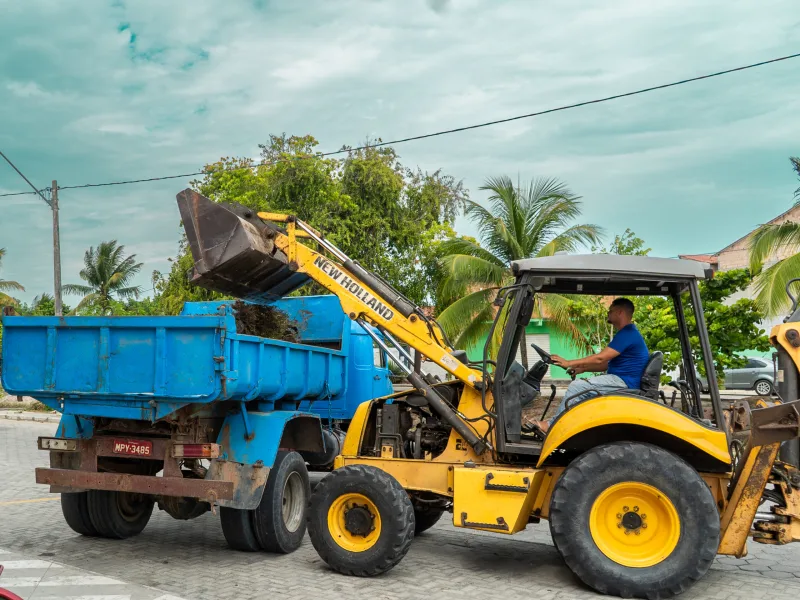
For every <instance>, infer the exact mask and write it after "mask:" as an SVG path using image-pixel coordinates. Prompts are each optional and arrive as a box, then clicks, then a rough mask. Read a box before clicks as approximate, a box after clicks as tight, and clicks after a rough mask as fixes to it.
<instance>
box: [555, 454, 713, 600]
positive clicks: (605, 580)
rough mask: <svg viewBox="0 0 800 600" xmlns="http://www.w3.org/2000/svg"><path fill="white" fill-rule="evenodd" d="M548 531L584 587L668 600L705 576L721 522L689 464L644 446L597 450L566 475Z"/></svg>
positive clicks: (557, 488)
mask: <svg viewBox="0 0 800 600" xmlns="http://www.w3.org/2000/svg"><path fill="white" fill-rule="evenodd" d="M549 520H550V532H551V534H552V536H553V541H554V542H555V545H556V548H557V549H558V551H559V553H560V554H561V556H562V557H563V559H564V562H566V563H567V566H568V567H569V568H570V569H571V570H572V571H573V572H574V573H575V574H576V575H577V576H578V577H579V578H580V579H581V580H582V581H583V582H584V583H585V584H586V585H588V586H589V587H591V588H594V589H595V590H597V591H598V592H600V593H602V594H609V595H615V596H622V597H624V598H629V597H638V598H649V599H656V598H669V597H672V596H676V595H678V594H680V593H682V592H683V591H685V590H686V589H688V588H689V587H690V586H691V585H692V584H694V583H695V582H696V581H697V580H699V579H700V578H701V577H702V576H703V575H705V573H706V571H708V568H709V567H710V566H711V563H712V561H713V560H714V557H715V556H716V553H717V547H718V545H719V536H720V520H719V513H718V511H717V507H716V505H715V503H714V498H713V497H712V495H711V491H710V490H709V489H708V486H707V485H706V484H705V482H704V481H703V479H702V478H701V477H700V475H699V474H698V473H697V471H695V470H694V469H693V468H692V467H691V466H689V464H687V463H686V462H685V461H684V460H683V459H681V458H680V457H678V456H676V455H674V454H672V453H671V452H669V451H667V450H664V449H663V448H659V447H657V446H653V445H651V444H645V443H634V442H616V443H611V444H605V445H602V446H598V447H595V448H593V449H591V450H589V451H587V452H585V453H584V454H582V455H581V456H579V457H578V458H577V459H575V460H574V461H573V462H572V463H570V465H569V466H568V467H567V468H566V469H565V470H564V472H563V474H562V475H561V477H560V478H559V480H558V482H557V483H556V486H555V489H554V490H553V496H552V499H551V502H550V517H549Z"/></svg>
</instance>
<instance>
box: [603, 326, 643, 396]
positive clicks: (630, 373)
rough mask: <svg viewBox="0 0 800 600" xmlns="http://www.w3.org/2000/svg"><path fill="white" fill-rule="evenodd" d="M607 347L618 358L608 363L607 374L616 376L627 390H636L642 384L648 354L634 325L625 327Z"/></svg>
mask: <svg viewBox="0 0 800 600" xmlns="http://www.w3.org/2000/svg"><path fill="white" fill-rule="evenodd" d="M608 347H609V348H613V349H614V350H616V351H617V352H619V356H615V357H614V358H612V359H611V360H610V361H608V374H609V375H616V376H617V377H619V378H620V379H622V381H624V382H625V385H627V386H628V387H629V388H632V389H637V388H638V387H639V386H640V385H641V384H642V373H644V368H645V366H646V365H647V360H648V359H649V358H650V352H649V351H648V350H647V344H645V343H644V338H643V337H642V334H641V333H639V330H638V329H637V328H636V325H634V324H633V323H628V324H627V325H625V327H623V328H622V329H620V330H619V331H618V332H617V333H616V335H615V336H614V339H612V340H611V343H610V344H609V345H608Z"/></svg>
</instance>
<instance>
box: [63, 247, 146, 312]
mask: <svg viewBox="0 0 800 600" xmlns="http://www.w3.org/2000/svg"><path fill="white" fill-rule="evenodd" d="M83 265H84V266H83V269H81V272H80V277H81V279H83V280H84V281H85V282H86V285H83V284H74V283H73V284H67V285H65V286H64V287H63V290H64V293H66V294H77V295H81V296H83V299H82V300H81V301H80V302H79V303H78V305H77V306H76V307H75V309H74V310H73V311H72V312H73V313H76V312H78V310H80V309H81V308H83V307H84V306H86V305H87V304H91V303H97V304H98V305H99V306H100V308H101V309H102V311H103V312H107V311H108V310H109V308H110V303H111V300H112V295H116V296H117V297H118V298H121V299H127V298H138V297H139V294H140V293H141V291H142V290H141V287H140V286H138V285H133V286H131V285H128V284H129V283H130V280H131V279H132V278H133V276H134V275H136V274H137V273H138V272H139V270H140V269H141V268H142V263H137V262H136V255H135V254H131V255H130V256H128V257H125V246H118V245H117V240H111V241H110V242H102V243H101V244H100V245H99V246H98V247H97V249H95V248H89V249H88V250H87V251H86V253H85V254H84V255H83Z"/></svg>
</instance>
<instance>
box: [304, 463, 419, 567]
mask: <svg viewBox="0 0 800 600" xmlns="http://www.w3.org/2000/svg"><path fill="white" fill-rule="evenodd" d="M414 524H415V521H414V507H413V506H412V504H411V499H410V498H409V497H408V493H407V492H406V491H405V490H404V489H403V487H402V486H401V485H400V484H399V483H398V482H397V480H396V479H395V478H394V477H392V476H391V475H389V474H388V473H386V472H384V471H382V470H380V469H378V468H376V467H370V466H366V465H350V466H347V467H342V468H341V469H336V470H335V471H333V472H332V473H331V474H330V475H328V476H327V477H325V479H323V480H322V481H321V482H320V483H319V484H318V485H317V487H316V488H315V489H314V493H313V494H311V502H310V504H309V507H308V534H309V536H310V537H311V543H312V544H313V545H314V548H315V549H316V551H317V553H318V554H319V556H320V558H322V560H324V561H325V562H326V563H327V564H328V566H329V567H331V568H332V569H333V570H334V571H338V572H339V573H344V574H345V575H355V576H358V577H371V576H373V575H380V574H381V573H386V572H387V571H389V570H390V569H392V568H393V567H394V566H395V565H397V563H399V562H400V561H401V560H402V559H403V557H404V556H405V555H406V553H407V552H408V549H409V548H410V546H411V541H412V540H413V539H414Z"/></svg>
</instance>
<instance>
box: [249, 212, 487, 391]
mask: <svg viewBox="0 0 800 600" xmlns="http://www.w3.org/2000/svg"><path fill="white" fill-rule="evenodd" d="M258 216H259V217H260V218H261V219H264V220H268V221H275V222H279V223H286V233H287V235H281V234H278V235H276V236H275V245H276V246H277V247H278V248H279V249H280V250H282V251H283V252H284V253H285V254H286V256H287V258H288V259H289V262H290V263H293V264H294V265H295V268H296V269H297V270H298V271H300V272H303V273H307V274H308V275H309V276H310V277H311V278H312V279H313V280H314V281H316V282H317V283H319V284H320V285H322V286H323V287H325V288H326V289H328V290H329V291H331V292H332V293H333V294H335V295H336V296H338V297H339V301H340V302H341V304H342V308H343V309H344V312H345V314H347V315H349V316H350V318H351V319H355V318H357V317H361V318H363V319H364V320H366V321H367V322H369V323H371V324H373V325H380V326H382V327H385V328H387V329H388V330H389V331H391V333H392V335H393V336H394V337H396V338H398V339H399V340H400V341H402V342H405V343H406V344H408V345H410V346H411V347H412V348H415V349H416V350H418V351H420V352H421V353H422V354H424V355H425V356H426V357H427V358H428V359H430V360H432V361H433V362H435V363H436V364H437V365H439V366H440V367H442V368H443V369H445V370H446V371H447V372H449V373H451V374H452V375H454V376H455V377H456V378H457V379H459V380H461V381H463V382H464V383H465V384H467V385H468V386H474V385H475V383H476V382H478V381H480V380H481V378H482V374H481V372H480V371H478V370H476V369H473V368H470V367H468V366H467V365H465V364H464V363H462V362H461V361H460V360H458V359H457V358H456V357H454V356H453V355H452V354H451V352H452V350H453V349H452V348H449V347H447V346H446V345H444V344H443V342H440V341H439V340H443V339H444V336H443V335H442V332H441V330H438V331H436V329H438V325H433V328H434V330H435V331H436V334H437V336H438V337H439V340H437V339H436V338H435V337H434V336H433V335H432V334H431V331H430V329H429V328H428V327H429V326H428V323H426V322H424V321H423V320H422V319H420V318H419V316H417V315H415V314H412V315H410V316H408V317H404V316H403V315H402V314H399V313H397V312H396V311H395V310H394V309H393V308H392V307H390V306H386V304H385V303H384V302H383V300H382V299H381V298H380V297H379V296H378V295H377V294H376V293H375V292H374V290H372V289H370V287H369V286H368V285H365V284H364V283H363V282H362V281H360V280H359V278H358V277H356V276H355V275H353V274H352V273H350V272H349V271H348V270H347V269H345V268H344V266H342V265H340V264H338V263H337V262H335V261H333V260H331V259H329V258H327V257H326V256H324V255H323V254H321V253H320V252H317V251H315V250H313V249H312V248H309V247H308V246H306V245H304V244H302V243H300V242H299V241H298V239H297V238H299V237H308V234H306V233H305V232H302V231H297V230H296V224H295V222H294V221H293V220H292V218H291V217H289V216H287V215H279V214H275V213H266V212H260V213H258ZM301 234H302V236H301Z"/></svg>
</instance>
